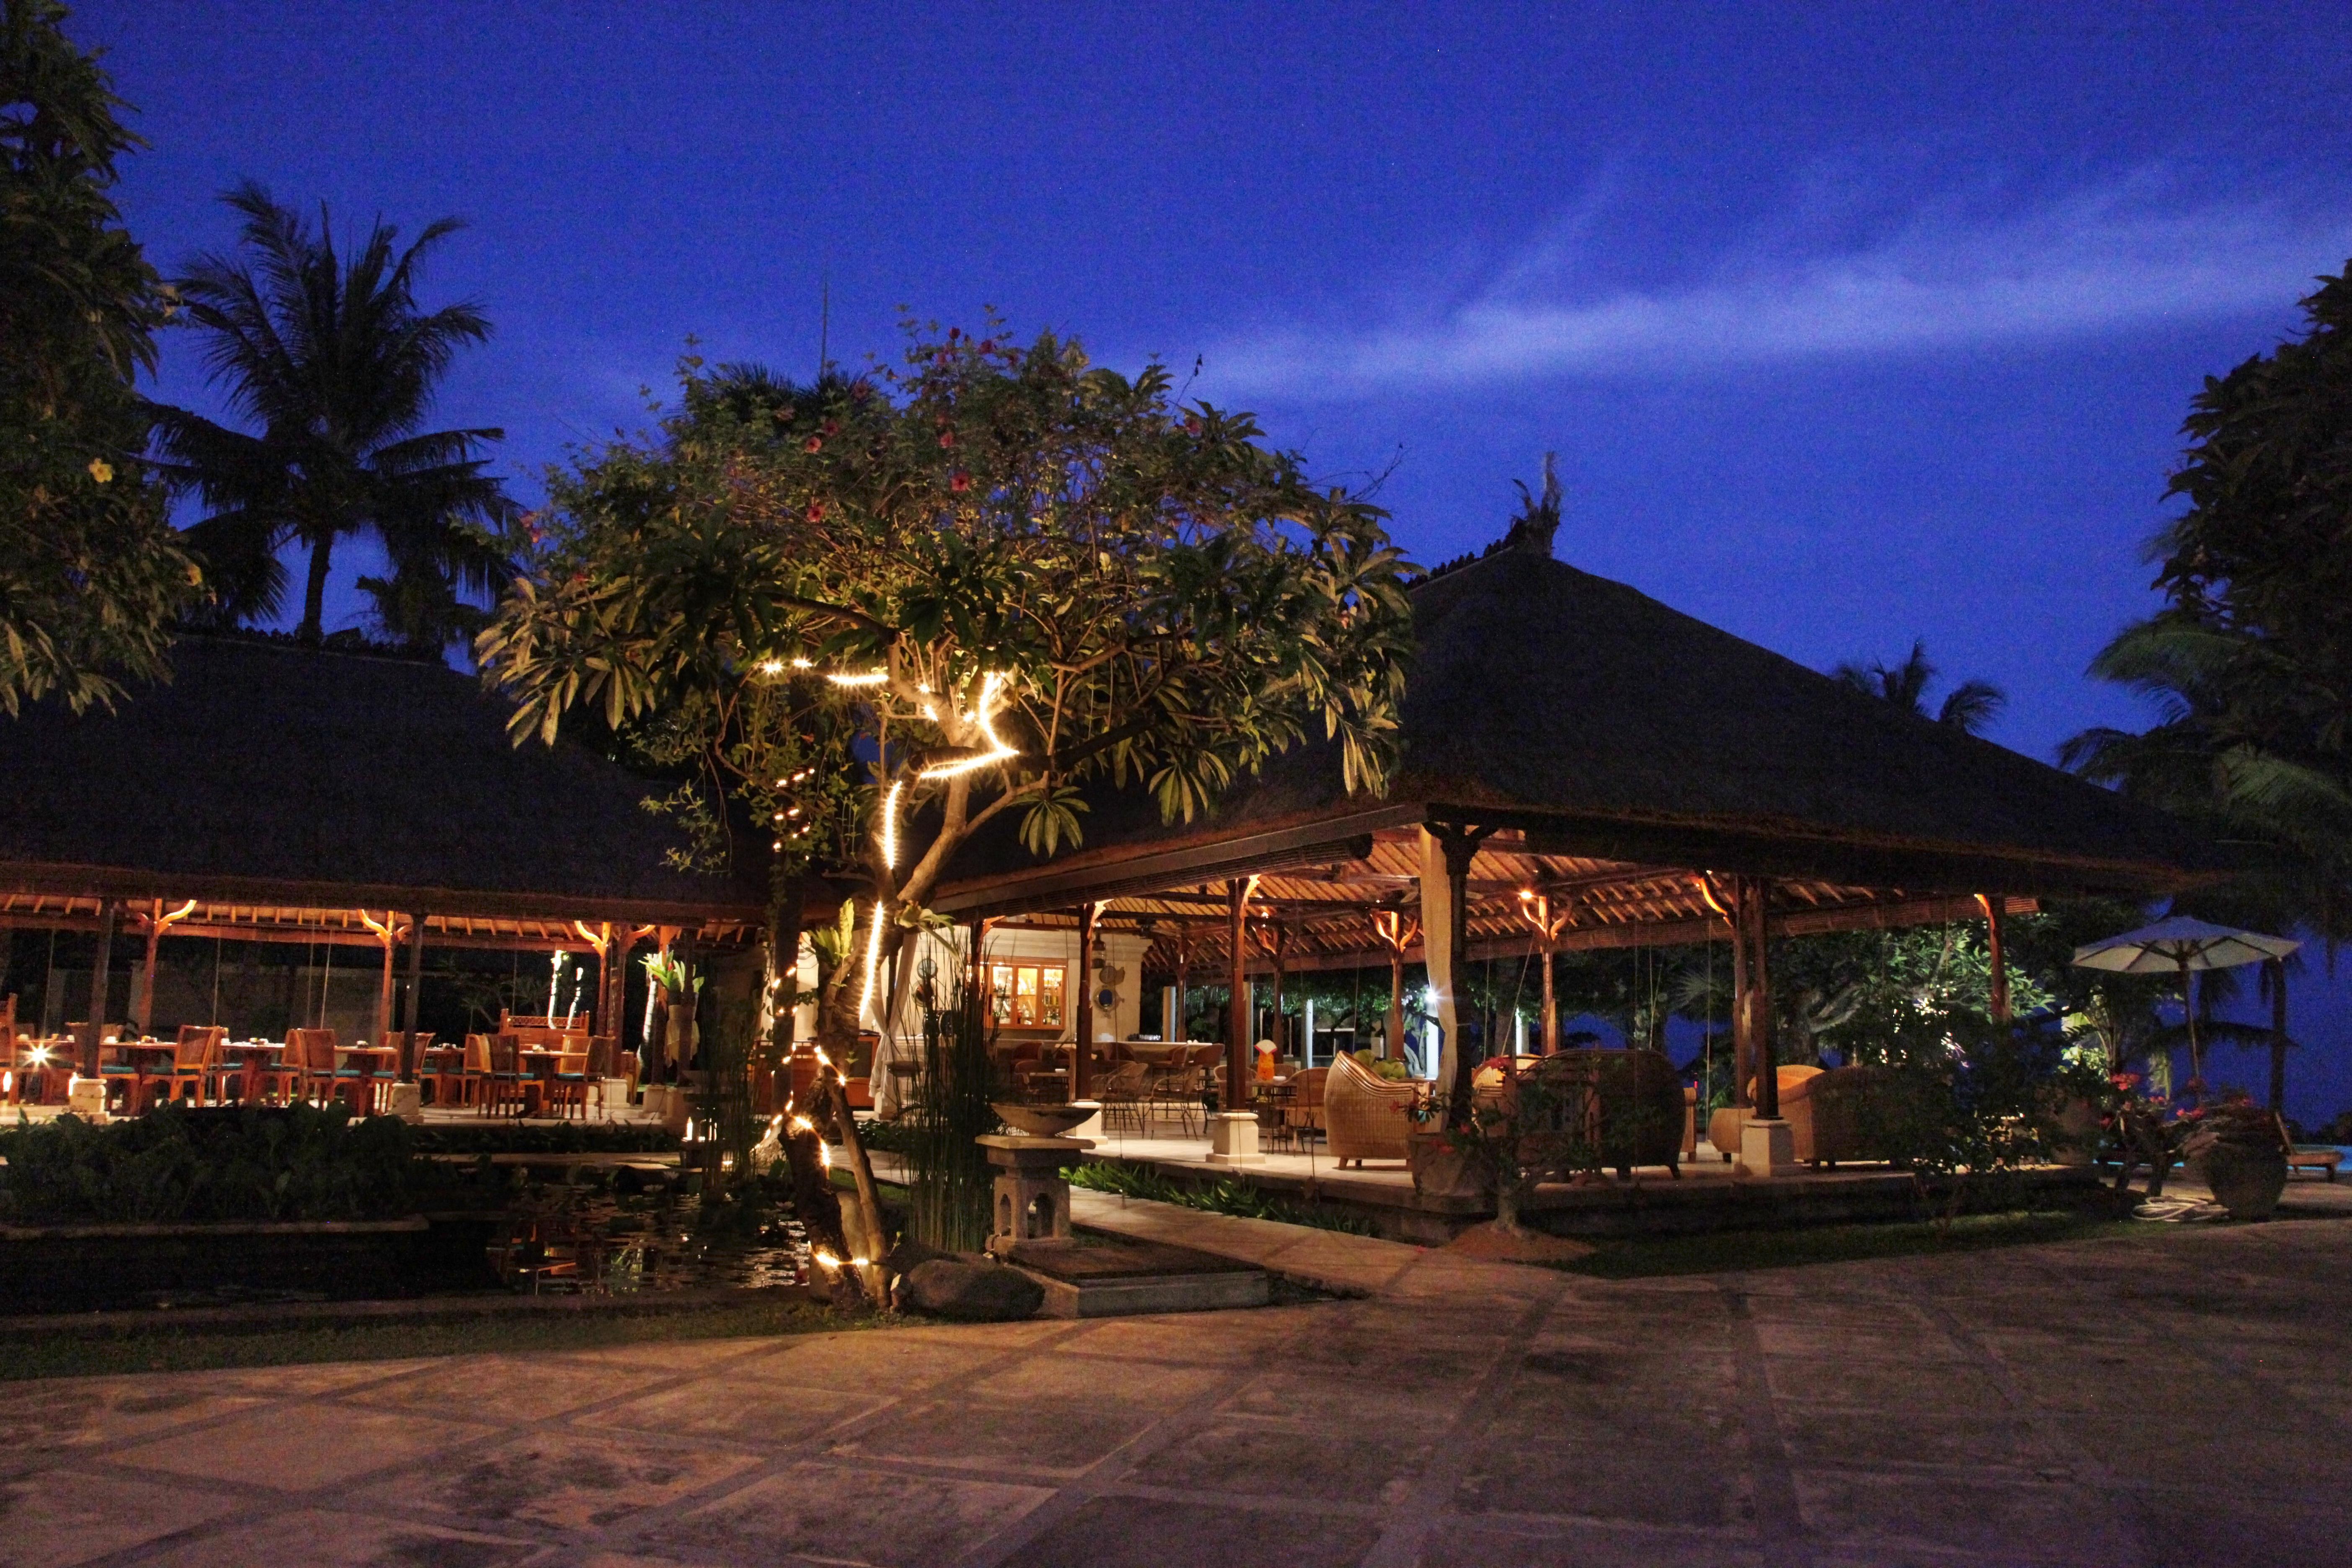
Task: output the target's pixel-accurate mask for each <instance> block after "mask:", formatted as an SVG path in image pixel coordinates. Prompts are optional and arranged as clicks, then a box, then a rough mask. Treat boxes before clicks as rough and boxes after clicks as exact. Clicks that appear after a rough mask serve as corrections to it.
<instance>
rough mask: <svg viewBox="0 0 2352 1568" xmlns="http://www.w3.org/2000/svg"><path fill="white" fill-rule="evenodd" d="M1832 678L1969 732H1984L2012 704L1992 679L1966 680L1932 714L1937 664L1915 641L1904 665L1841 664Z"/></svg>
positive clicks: (1922, 643) (1978, 733)
mask: <svg viewBox="0 0 2352 1568" xmlns="http://www.w3.org/2000/svg"><path fill="white" fill-rule="evenodd" d="M1830 679H1832V680H1835V681H1836V682H1838V683H1839V684H1840V685H1842V686H1849V687H1852V688H1853V689H1854V690H1856V691H1859V692H1861V693H1863V694H1864V696H1867V697H1875V698H1878V699H1879V700H1882V701H1885V702H1891V703H1893V704H1894V705H1895V707H1897V708H1900V709H1902V710H1904V711H1905V712H1906V713H1916V714H1917V715H1918V716H1919V717H1920V718H1922V719H1927V718H1933V719H1934V720H1935V721H1936V722H1937V723H1938V724H1948V725H1949V726H1951V727H1952V728H1953V729H1955V730H1958V731H1962V732H1963V733H1965V734H1969V735H1980V734H1982V733H1983V732H1984V731H1985V730H1986V729H1987V728H1988V727H1990V725H1991V723H1992V721H1994V720H1995V719H1997V718H1999V717H2000V710H2002V709H2003V708H2005V707H2007V706H2008V705H2009V694H2008V693H2007V692H2004V691H2003V690H2001V689H2000V687H1998V686H1995V685H1994V684H1993V683H1992V682H1991V681H1990V680H1963V681H1961V682H1960V683H1959V684H1958V686H1955V687H1953V688H1952V689H1951V690H1949V691H1948V692H1946V693H1945V694H1944V700H1943V702H1942V704H1941V705H1940V706H1938V707H1937V709H1936V710H1935V712H1934V713H1933V714H1930V713H1929V712H1928V710H1927V688H1928V687H1929V686H1930V685H1932V684H1934V682H1935V679H1936V667H1935V666H1934V665H1932V664H1930V663H1928V662H1927V644H1926V643H1924V642H1914V643H1913V644H1912V645H1911V653H1910V657H1908V658H1906V659H1904V661H1903V662H1902V663H1901V664H1897V665H1891V666H1890V665H1885V664H1881V663H1879V662H1878V661H1877V660H1875V659H1873V660H1872V661H1871V662H1870V663H1869V664H1868V665H1867V666H1864V665H1859V664H1841V665H1839V666H1838V667H1837V668H1835V669H1832V670H1831V671H1830Z"/></svg>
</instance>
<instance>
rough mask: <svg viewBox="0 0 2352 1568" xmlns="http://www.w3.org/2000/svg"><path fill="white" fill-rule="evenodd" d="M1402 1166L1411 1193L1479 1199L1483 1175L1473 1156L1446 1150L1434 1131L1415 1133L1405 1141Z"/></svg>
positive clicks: (1483, 1193)
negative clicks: (1409, 1180)
mask: <svg viewBox="0 0 2352 1568" xmlns="http://www.w3.org/2000/svg"><path fill="white" fill-rule="evenodd" d="M1404 1163H1405V1164H1406V1166H1407V1167H1408V1168H1409V1169H1410V1170H1411V1171H1412V1190H1413V1193H1414V1194H1415V1195H1416V1196H1419V1197H1424V1198H1468V1199H1474V1200H1475V1199H1483V1198H1485V1197H1486V1195H1487V1191H1486V1170H1485V1169H1484V1168H1483V1167H1482V1166H1481V1165H1480V1164H1479V1163H1478V1159H1477V1156H1476V1155H1475V1154H1472V1153H1470V1152H1467V1151H1465V1150H1460V1149H1449V1148H1447V1147H1446V1146H1445V1137H1444V1134H1443V1133H1438V1132H1415V1133H1412V1134H1411V1135H1410V1136H1408V1137H1407V1138H1406V1139H1405V1142H1404Z"/></svg>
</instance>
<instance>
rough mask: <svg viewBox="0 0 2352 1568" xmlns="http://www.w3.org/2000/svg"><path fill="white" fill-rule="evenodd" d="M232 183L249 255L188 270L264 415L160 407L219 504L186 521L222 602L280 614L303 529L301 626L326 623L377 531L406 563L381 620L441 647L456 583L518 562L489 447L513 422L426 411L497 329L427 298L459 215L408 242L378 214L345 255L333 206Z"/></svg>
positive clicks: (195, 484) (244, 393)
mask: <svg viewBox="0 0 2352 1568" xmlns="http://www.w3.org/2000/svg"><path fill="white" fill-rule="evenodd" d="M223 200H224V201H226V204H227V205H229V206H230V207H232V208H233V209H235V210H236V212H238V213H240V214H242V215H243V216H244V218H245V223H244V226H243V229H242V231H241V234H240V253H239V254H238V255H236V256H234V257H229V256H218V255H210V256H205V257H201V258H198V259H197V261H196V262H195V263H194V265H193V266H192V267H191V268H189V270H188V274H187V276H186V277H184V278H183V279H180V281H179V285H178V287H179V289H180V293H181V296H182V298H183V299H184V300H185V301H186V305H187V313H188V318H189V320H190V321H192V322H193V323H194V325H195V327H196V328H197V330H198V331H200V332H202V334H203V335H204V340H205V364H206V367H207V368H208V370H209V371H210V373H211V375H212V379H213V382H214V384H216V385H220V386H224V387H226V390H227V393H228V397H229V403H230V406H231V407H233V408H234V409H235V410H236V413H237V414H238V415H239V416H241V417H243V418H244V419H246V420H247V421H249V422H250V423H251V424H253V425H254V426H257V429H256V430H255V431H253V432H251V433H248V432H246V431H240V430H232V429H230V428H228V427H226V426H222V425H218V424H215V423H214V422H213V421H212V420H210V419H207V418H205V417H204V416H201V415H198V414H194V413H191V412H189V411H188V410H186V409H183V408H169V407H167V408H162V409H159V410H158V411H157V416H156V440H157V445H158V447H159V448H160V450H161V453H162V455H163V458H165V459H166V462H165V464H164V471H165V472H166V473H167V474H168V475H169V476H170V478H171V479H172V480H173V483H174V484H176V485H178V486H180V487H182V488H184V489H191V490H194V492H195V493H196V494H197V495H198V496H200V497H201V498H202V500H203V501H204V504H205V508H206V509H207V510H206V514H205V517H204V519H203V520H202V521H199V522H197V523H196V524H195V525H194V527H192V528H190V529H189V530H188V531H187V538H188V542H189V543H190V544H192V545H193V546H194V547H195V549H196V550H197V551H198V552H200V553H201V554H202V555H203V556H204V558H205V562H206V563H207V565H208V567H209V569H210V571H211V574H212V577H213V581H214V584H215V590H216V592H217V594H218V599H217V603H216V608H217V613H218V615H219V616H220V618H221V619H223V620H224V621H227V622H232V623H233V622H237V621H246V620H253V619H257V618H266V617H268V616H275V615H276V614H277V613H278V611H279V609H280V608H281V607H282V606H283V604H284V600H285V593H286V577H287V574H286V568H285V565H284V563H282V562H280V561H279V559H278V552H279V551H280V550H281V549H283V548H284V547H286V546H288V545H289V544H291V545H299V546H301V547H303V548H306V549H307V550H308V551H309V552H310V567H309V574H308V579H307V581H306V583H305V585H304V588H303V595H302V619H301V623H300V626H299V635H300V636H301V637H303V638H304V639H305V640H308V641H312V642H315V641H317V640H318V638H319V636H320V615H321V611H322V606H323V602H324V596H325V594H326V587H327V578H328V574H329V572H330V570H331V566H332V560H333V552H334V546H335V542H336V541H337V540H338V539H341V538H343V537H345V536H347V535H352V534H356V533H361V532H365V531H373V533H374V534H375V535H376V536H377V538H378V539H380V540H381V541H382V542H383V547H384V552H385V554H386V555H387V556H388V557H389V558H390V559H391V562H392V564H393V569H394V577H393V579H392V580H391V581H389V582H381V583H374V584H372V585H371V587H370V589H369V591H370V593H371V595H372V596H373V598H374V600H375V604H376V618H377V620H378V622H379V624H380V625H381V626H383V629H385V630H387V631H389V632H392V633H393V634H394V635H396V636H398V637H401V638H403V639H404V640H405V641H408V642H410V643H412V644H417V645H422V646H428V647H441V646H444V645H445V644H446V642H447V641H449V640H450V639H451V638H453V637H459V636H462V635H464V634H465V633H466V632H467V630H468V629H470V625H469V623H468V621H467V617H466V616H464V615H463V614H462V606H461V605H460V604H459V598H458V595H459V594H460V593H461V592H462V591H465V590H469V589H470V590H476V591H485V592H495V591H496V589H497V587H498V585H499V584H500V583H501V582H503V581H504V580H505V578H506V576H507V575H508V574H509V570H510V566H509V562H508V560H507V556H506V552H505V550H504V548H503V547H502V545H501V543H500V542H499V537H498V534H497V532H496V531H497V530H499V528H501V527H502V526H503V525H504V524H505V523H506V522H507V521H509V518H510V516H511V511H512V509H511V507H510V505H509V501H508V500H507V498H506V495H505V492H504V491H503V489H501V488H500V486H499V481H498V479H496V478H494V477H493V476H491V475H490V474H488V473H487V472H485V471H484V470H485V465H486V459H485V458H484V457H483V456H482V453H483V449H484V447H486V446H487V444H488V443H489V442H492V441H496V440H498V439H499V437H500V435H501V434H502V433H501V432H500V431H499V430H496V429H488V428H477V429H459V430H426V429H425V428H424V426H425V421H426V418H427V416H429V415H430V413H431V411H432V405H433V397H434V393H435V390H436V386H437V385H438V384H439V382H440V380H441V377H442V376H443V374H446V372H447V370H448V368H449V365H450V363H451V362H452V361H453V360H454V359H455V358H456V357H457V353H458V351H459V350H461V349H463V348H466V347H467V346H468V345H471V344H475V343H479V342H484V341H485V340H487V339H488V337H489V335H490V326H489V321H488V318H487V317H486V316H484V315H483V313H482V311H481V310H480V309H479V308H478V307H477V306H475V305H472V304H470V303H463V302H461V303H457V304H453V305H445V306H443V307H442V308H440V309H439V310H429V311H428V310H424V309H423V308H422V307H420V306H419V305H418V304H417V302H416V295H415V285H416V274H417V271H418V268H419V267H420V266H421V265H422V263H423V261H424V259H425V257H426V256H427V255H428V254H429V253H430V252H431V251H432V250H433V249H434V247H436V246H437V245H438V244H439V243H440V242H441V241H442V240H443V239H445V238H446V237H448V236H449V235H451V234H453V233H455V232H457V229H458V228H460V227H461V226H462V225H461V224H460V223H459V222H458V221H457V219H455V218H442V219H440V220H438V221H437V222H435V223H431V224H428V225H426V226H425V229H424V231H423V232H422V233H421V234H419V235H418V236H417V237H416V239H415V242H414V243H413V244H411V245H409V246H408V247H406V248H405V249H401V248H398V247H397V241H398V238H399V235H398V231H397V230H396V229H394V227H393V226H391V225H389V224H386V223H384V222H383V220H381V219H378V220H377V222H376V223H375V225H374V226H373V228H371V229H370V230H369V232H368V234H367V237H366V238H365V239H364V240H363V241H362V242H361V243H360V244H359V246H358V247H356V248H355V249H352V251H350V253H349V254H348V255H346V254H344V253H343V252H341V251H339V250H338V248H337V247H336V244H335V239H334V233H333V226H332V223H331V216H330V215H329V214H328V213H327V212H326V211H325V209H323V208H321V209H320V215H319V225H318V227H317V228H316V229H315V230H314V229H312V228H311V227H310V226H309V225H308V224H307V223H305V222H304V221H303V219H302V217H301V215H300V214H299V213H297V212H296V211H294V210H293V209H292V208H290V207H287V206H281V205H278V203H277V202H276V201H274V200H272V199H271V197H270V195H269V193H268V192H267V191H266V190H264V189H262V188H261V187H260V186H259V185H257V184H251V183H249V182H248V183H247V184H243V185H240V186H238V187H237V188H236V190H234V191H232V192H230V193H229V194H228V195H226V197H224V198H223ZM471 625H478V623H471Z"/></svg>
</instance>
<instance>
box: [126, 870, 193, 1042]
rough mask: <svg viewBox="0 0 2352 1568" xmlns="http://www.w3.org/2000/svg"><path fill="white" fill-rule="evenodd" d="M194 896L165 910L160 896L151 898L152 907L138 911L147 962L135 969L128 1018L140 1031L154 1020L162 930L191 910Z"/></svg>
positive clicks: (151, 1024) (145, 1031) (143, 1030)
mask: <svg viewBox="0 0 2352 1568" xmlns="http://www.w3.org/2000/svg"><path fill="white" fill-rule="evenodd" d="M195 907H196V900H194V899H190V900H188V901H187V902H186V903H184V904H182V905H181V906H180V907H179V908H178V909H176V910H173V911H172V912H171V913H169V914H166V913H164V912H163V900H161V899H158V900H155V908H154V909H153V910H152V911H149V912H145V913H142V914H141V915H140V917H139V922H140V924H141V925H142V926H144V927H145V928H146V930H147V962H146V963H145V964H144V965H143V966H142V968H141V969H140V971H139V992H138V995H137V997H136V998H135V999H134V1000H133V1001H132V1002H131V1023H133V1024H134V1025H136V1026H138V1029H139V1033H141V1034H142V1035H144V1034H146V1033H147V1032H148V1030H149V1029H151V1028H152V1027H153V1026H154V1022H155V955H156V948H157V946H158V945H159V944H160V943H161V942H163V933H164V932H165V931H169V930H170V929H171V928H172V927H173V926H175V925H178V924H179V923H180V922H181V921H184V920H186V919H187V918H188V916H189V915H190V914H192V913H194V910H195Z"/></svg>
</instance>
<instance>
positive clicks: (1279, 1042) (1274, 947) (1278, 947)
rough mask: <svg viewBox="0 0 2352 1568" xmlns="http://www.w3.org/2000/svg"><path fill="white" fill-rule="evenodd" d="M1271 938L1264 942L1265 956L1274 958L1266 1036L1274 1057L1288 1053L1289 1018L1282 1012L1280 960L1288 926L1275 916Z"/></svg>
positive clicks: (1281, 1056)
mask: <svg viewBox="0 0 2352 1568" xmlns="http://www.w3.org/2000/svg"><path fill="white" fill-rule="evenodd" d="M1272 929H1273V932H1274V935H1273V939H1272V940H1271V941H1269V942H1267V943H1266V956H1267V957H1269V958H1271V959H1273V960H1274V1026H1273V1027H1272V1028H1270V1029H1268V1030H1267V1031H1266V1037H1267V1038H1268V1039H1270V1040H1272V1041H1273V1042H1274V1054H1275V1057H1276V1059H1277V1060H1279V1059H1280V1058H1284V1057H1286V1056H1288V1055H1289V1054H1290V1020H1289V1019H1288V1018H1286V1017H1285V1016H1283V1012H1282V960H1283V957H1284V955H1285V950H1286V949H1287V948H1288V946H1289V944H1290V931H1289V928H1288V927H1286V926H1285V925H1284V924H1283V923H1282V921H1281V920H1280V918H1279V917H1277V918H1276V920H1275V921H1274V922H1273V928H1272Z"/></svg>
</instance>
